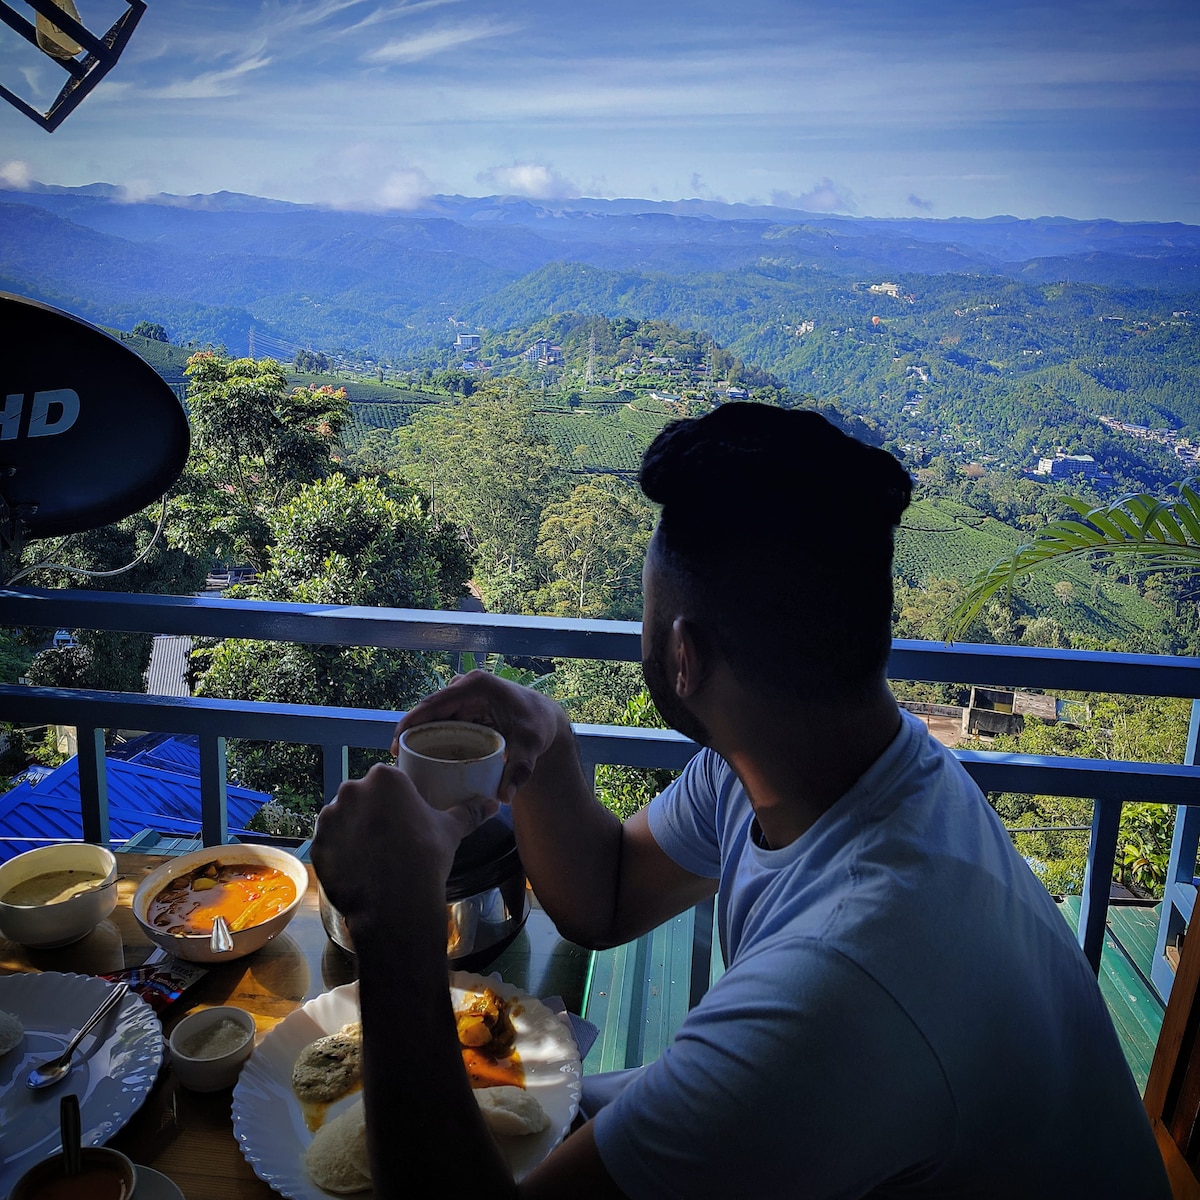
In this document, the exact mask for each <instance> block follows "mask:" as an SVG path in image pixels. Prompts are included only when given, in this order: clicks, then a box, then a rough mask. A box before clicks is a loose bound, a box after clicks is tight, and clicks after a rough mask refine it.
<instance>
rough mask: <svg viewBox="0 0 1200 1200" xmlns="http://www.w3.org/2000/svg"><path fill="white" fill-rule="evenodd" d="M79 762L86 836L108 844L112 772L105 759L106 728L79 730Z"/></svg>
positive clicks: (80, 798) (86, 840)
mask: <svg viewBox="0 0 1200 1200" xmlns="http://www.w3.org/2000/svg"><path fill="white" fill-rule="evenodd" d="M75 745H76V753H77V754H78V762H79V801H80V806H81V808H82V813H81V815H82V818H83V840H84V841H85V842H95V843H97V844H98V845H100V846H107V845H108V772H107V770H106V767H105V762H104V730H103V729H85V728H84V727H83V726H78V727H77V728H76V731H75Z"/></svg>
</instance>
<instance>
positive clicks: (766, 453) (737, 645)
mask: <svg viewBox="0 0 1200 1200" xmlns="http://www.w3.org/2000/svg"><path fill="white" fill-rule="evenodd" d="M638 480H639V482H640V483H641V486H642V490H643V491H644V492H645V494H646V496H647V497H648V498H649V499H650V500H653V501H655V502H656V503H658V504H660V505H661V506H662V512H661V514H660V517H659V525H658V531H657V533H656V535H655V552H656V554H657V555H658V556H659V558H658V563H659V565H661V566H662V568H663V569H664V572H665V574H666V576H667V581H668V582H669V585H670V587H671V588H672V590H673V592H674V596H673V599H674V600H675V601H676V602H677V603H678V604H679V605H681V606H682V607H681V608H680V611H682V612H684V613H686V614H688V615H691V616H692V617H693V619H694V620H695V621H696V623H697V624H698V626H699V628H700V631H701V633H702V634H703V636H706V637H711V638H712V639H713V640H714V641H715V642H716V644H717V647H718V649H719V650H720V652H721V653H722V654H723V655H724V656H725V657H726V659H727V660H728V661H729V663H730V665H731V667H732V668H733V670H734V671H735V672H737V674H738V675H739V677H742V678H745V679H746V680H747V681H752V682H754V683H755V684H756V685H760V686H765V687H770V688H773V689H777V690H778V689H785V690H787V689H793V688H795V687H804V688H809V689H811V688H813V687H816V688H821V689H825V690H828V691H831V692H835V693H842V694H846V693H853V692H857V691H860V690H862V689H863V688H864V687H866V686H867V685H869V684H872V683H874V682H875V681H876V680H877V679H878V678H879V676H880V675H881V673H882V671H883V669H884V666H885V665H886V662H887V655H888V650H889V648H890V645H891V610H892V578H891V567H892V533H893V530H894V529H895V527H896V525H898V524H899V522H900V518H901V515H902V514H903V512H904V510H905V508H906V507H907V506H908V503H909V500H910V498H911V495H912V481H911V480H910V479H909V476H908V473H907V472H906V471H905V470H904V468H903V467H902V466H901V465H900V463H899V462H897V460H896V459H895V458H893V457H892V455H890V454H889V453H887V451H885V450H881V449H879V448H878V447H875V446H868V445H866V444H865V443H863V442H860V441H857V440H856V439H855V438H852V437H850V436H849V434H846V433H843V432H842V431H841V430H840V429H838V428H837V427H836V426H835V425H833V424H831V423H830V422H829V421H827V420H826V419H825V418H824V417H822V416H821V415H820V414H818V413H815V412H810V411H795V410H786V409H780V408H774V407H771V406H769V405H765V404H752V403H748V404H726V405H722V406H721V407H720V408H718V409H716V410H715V411H714V412H712V413H709V414H708V415H706V416H703V417H699V418H696V419H694V420H686V421H674V422H672V423H671V424H670V425H668V426H667V427H666V428H665V429H663V430H662V432H661V433H659V435H658V436H657V437H656V438H655V439H654V441H653V443H652V444H651V445H650V448H649V449H648V450H647V451H646V453H645V455H644V457H643V459H642V468H641V472H640V473H639V476H638Z"/></svg>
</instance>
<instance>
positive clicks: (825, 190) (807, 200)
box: [771, 178, 858, 213]
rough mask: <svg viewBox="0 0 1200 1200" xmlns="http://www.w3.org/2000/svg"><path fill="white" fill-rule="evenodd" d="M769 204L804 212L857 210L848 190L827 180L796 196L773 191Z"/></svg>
mask: <svg viewBox="0 0 1200 1200" xmlns="http://www.w3.org/2000/svg"><path fill="white" fill-rule="evenodd" d="M771 203H772V204H774V205H775V206H776V207H777V208H799V209H802V210H803V211H804V212H826V213H834V212H844V213H852V212H856V211H857V210H858V204H857V202H856V201H855V199H854V194H853V193H852V192H851V191H850V190H849V188H844V187H842V186H841V185H840V184H836V183H834V182H833V180H832V179H828V178H826V179H822V180H821V182H820V183H818V184H815V185H814V186H813V188H812V189H811V190H810V191H807V192H802V193H801V194H800V195H798V196H797V195H794V194H793V193H792V192H784V191H774V192H772V193H771Z"/></svg>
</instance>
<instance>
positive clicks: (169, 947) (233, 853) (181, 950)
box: [132, 845, 308, 963]
mask: <svg viewBox="0 0 1200 1200" xmlns="http://www.w3.org/2000/svg"><path fill="white" fill-rule="evenodd" d="M245 862H253V863H261V864H263V865H264V866H268V867H275V868H277V869H278V870H280V871H283V872H284V873H285V874H287V875H288V876H290V877H291V880H292V882H293V883H294V884H295V885H296V898H295V899H294V900H293V901H292V903H291V904H289V905H288V906H287V908H285V909H284V910H283V911H282V912H281V913H279V914H278V915H277V916H274V917H271V918H270V919H269V920H267V921H263V922H262V924H260V925H251V926H250V927H249V928H248V929H239V930H236V931H234V933H233V949H232V950H230V951H228V952H226V953H225V954H214V953H213V950H212V946H211V944H210V936H209V934H207V933H205V934H199V933H167V932H166V931H165V930H162V929H156V928H155V927H154V926H153V925H151V924H150V922H149V921H148V919H147V913H148V911H149V908H150V901H151V900H153V899H154V897H155V896H157V895H158V893H159V892H160V891H161V890H162V889H163V888H164V887H165V886H166V885H167V884H168V883H169V882H170V881H171V880H172V879H177V878H178V877H179V876H180V875H189V874H191V872H192V871H194V870H195V869H196V868H197V867H203V866H206V865H207V864H208V863H217V864H218V865H219V864H221V863H245ZM307 889H308V868H307V867H306V866H305V865H304V864H303V863H302V862H301V861H300V860H299V859H298V858H297V857H296V856H295V855H294V854H289V853H288V852H287V851H286V850H279V849H277V848H276V847H274V846H254V845H246V846H239V845H233V846H209V847H207V848H205V849H203V850H193V851H192V852H191V853H190V854H181V855H180V856H179V857H178V858H173V859H171V860H170V861H169V862H165V863H163V865H162V866H161V867H156V868H155V869H154V870H153V871H151V872H150V874H149V875H147V876H146V878H145V879H143V880H142V882H141V883H140V884H138V889H137V891H136V892H135V893H134V895H133V905H132V907H133V915H134V917H135V918H136V920H137V923H138V924H139V925H140V926H141V928H142V932H143V933H144V934H145V935H146V936H147V937H148V938H149V939H150V940H151V941H152V942H153V943H154V944H155V945H156V946H161V947H162V948H163V949H164V950H166V951H167V952H168V953H169V954H174V955H175V956H176V957H177V958H184V959H187V960H188V961H189V962H201V963H220V962H228V961H229V960H231V959H235V958H241V957H242V956H243V955H244V954H251V953H253V952H254V951H255V950H258V949H260V948H261V947H262V946H265V945H266V944H267V942H269V941H270V940H271V939H272V938H273V937H274V936H275V935H276V934H277V933H280V932H282V930H283V929H284V927H285V926H286V925H287V923H288V922H289V921H290V920H291V919H292V917H294V916H295V915H296V910H297V909H298V908H299V907H300V903H301V901H302V900H303V899H304V893H305V891H306V890H307Z"/></svg>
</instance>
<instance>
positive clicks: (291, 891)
mask: <svg viewBox="0 0 1200 1200" xmlns="http://www.w3.org/2000/svg"><path fill="white" fill-rule="evenodd" d="M307 887H308V868H307V867H306V866H305V865H304V864H303V863H302V862H301V861H300V860H299V859H298V858H296V856H295V855H293V854H289V853H288V852H287V851H286V850H279V849H276V848H275V847H274V846H253V845H247V846H239V845H232V846H210V847H208V848H207V849H204V850H193V851H192V852H191V853H190V854H183V855H180V856H179V858H175V859H172V860H171V861H170V862H166V863H164V864H163V865H162V866H160V867H157V868H156V869H155V870H153V871H151V872H150V874H149V875H147V876H146V878H145V879H143V880H142V882H141V883H140V884H138V889H137V891H136V892H135V893H134V897H133V915H134V918H135V919H136V920H137V923H138V924H139V925H140V926H141V928H142V932H143V933H145V935H146V936H147V937H148V938H149V939H150V940H151V941H152V942H154V943H155V945H158V946H161V947H162V948H163V949H164V950H166V951H168V952H169V953H170V954H174V955H175V956H176V957H178V958H184V959H187V960H188V961H189V962H202V963H216V962H223V961H226V960H228V959H232V958H241V957H242V956H243V955H245V954H251V953H253V952H254V951H255V950H258V949H260V948H261V947H263V946H265V945H266V944H267V942H269V941H270V940H271V939H272V938H273V937H275V935H276V934H278V933H280V932H281V931H282V930H283V929H284V927H285V926H286V925H287V923H288V922H289V921H290V920H291V919H292V917H293V916H294V915H295V913H296V910H297V908H299V906H300V901H301V900H302V899H303V898H304V892H305V889H306V888H307ZM218 915H220V916H223V917H224V918H225V920H226V923H227V924H228V925H229V931H230V933H231V934H232V935H233V949H232V950H230V951H227V952H225V953H223V954H221V953H214V952H213V949H212V945H211V939H212V924H213V920H214V919H215V918H216V917H217V916H218Z"/></svg>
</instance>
